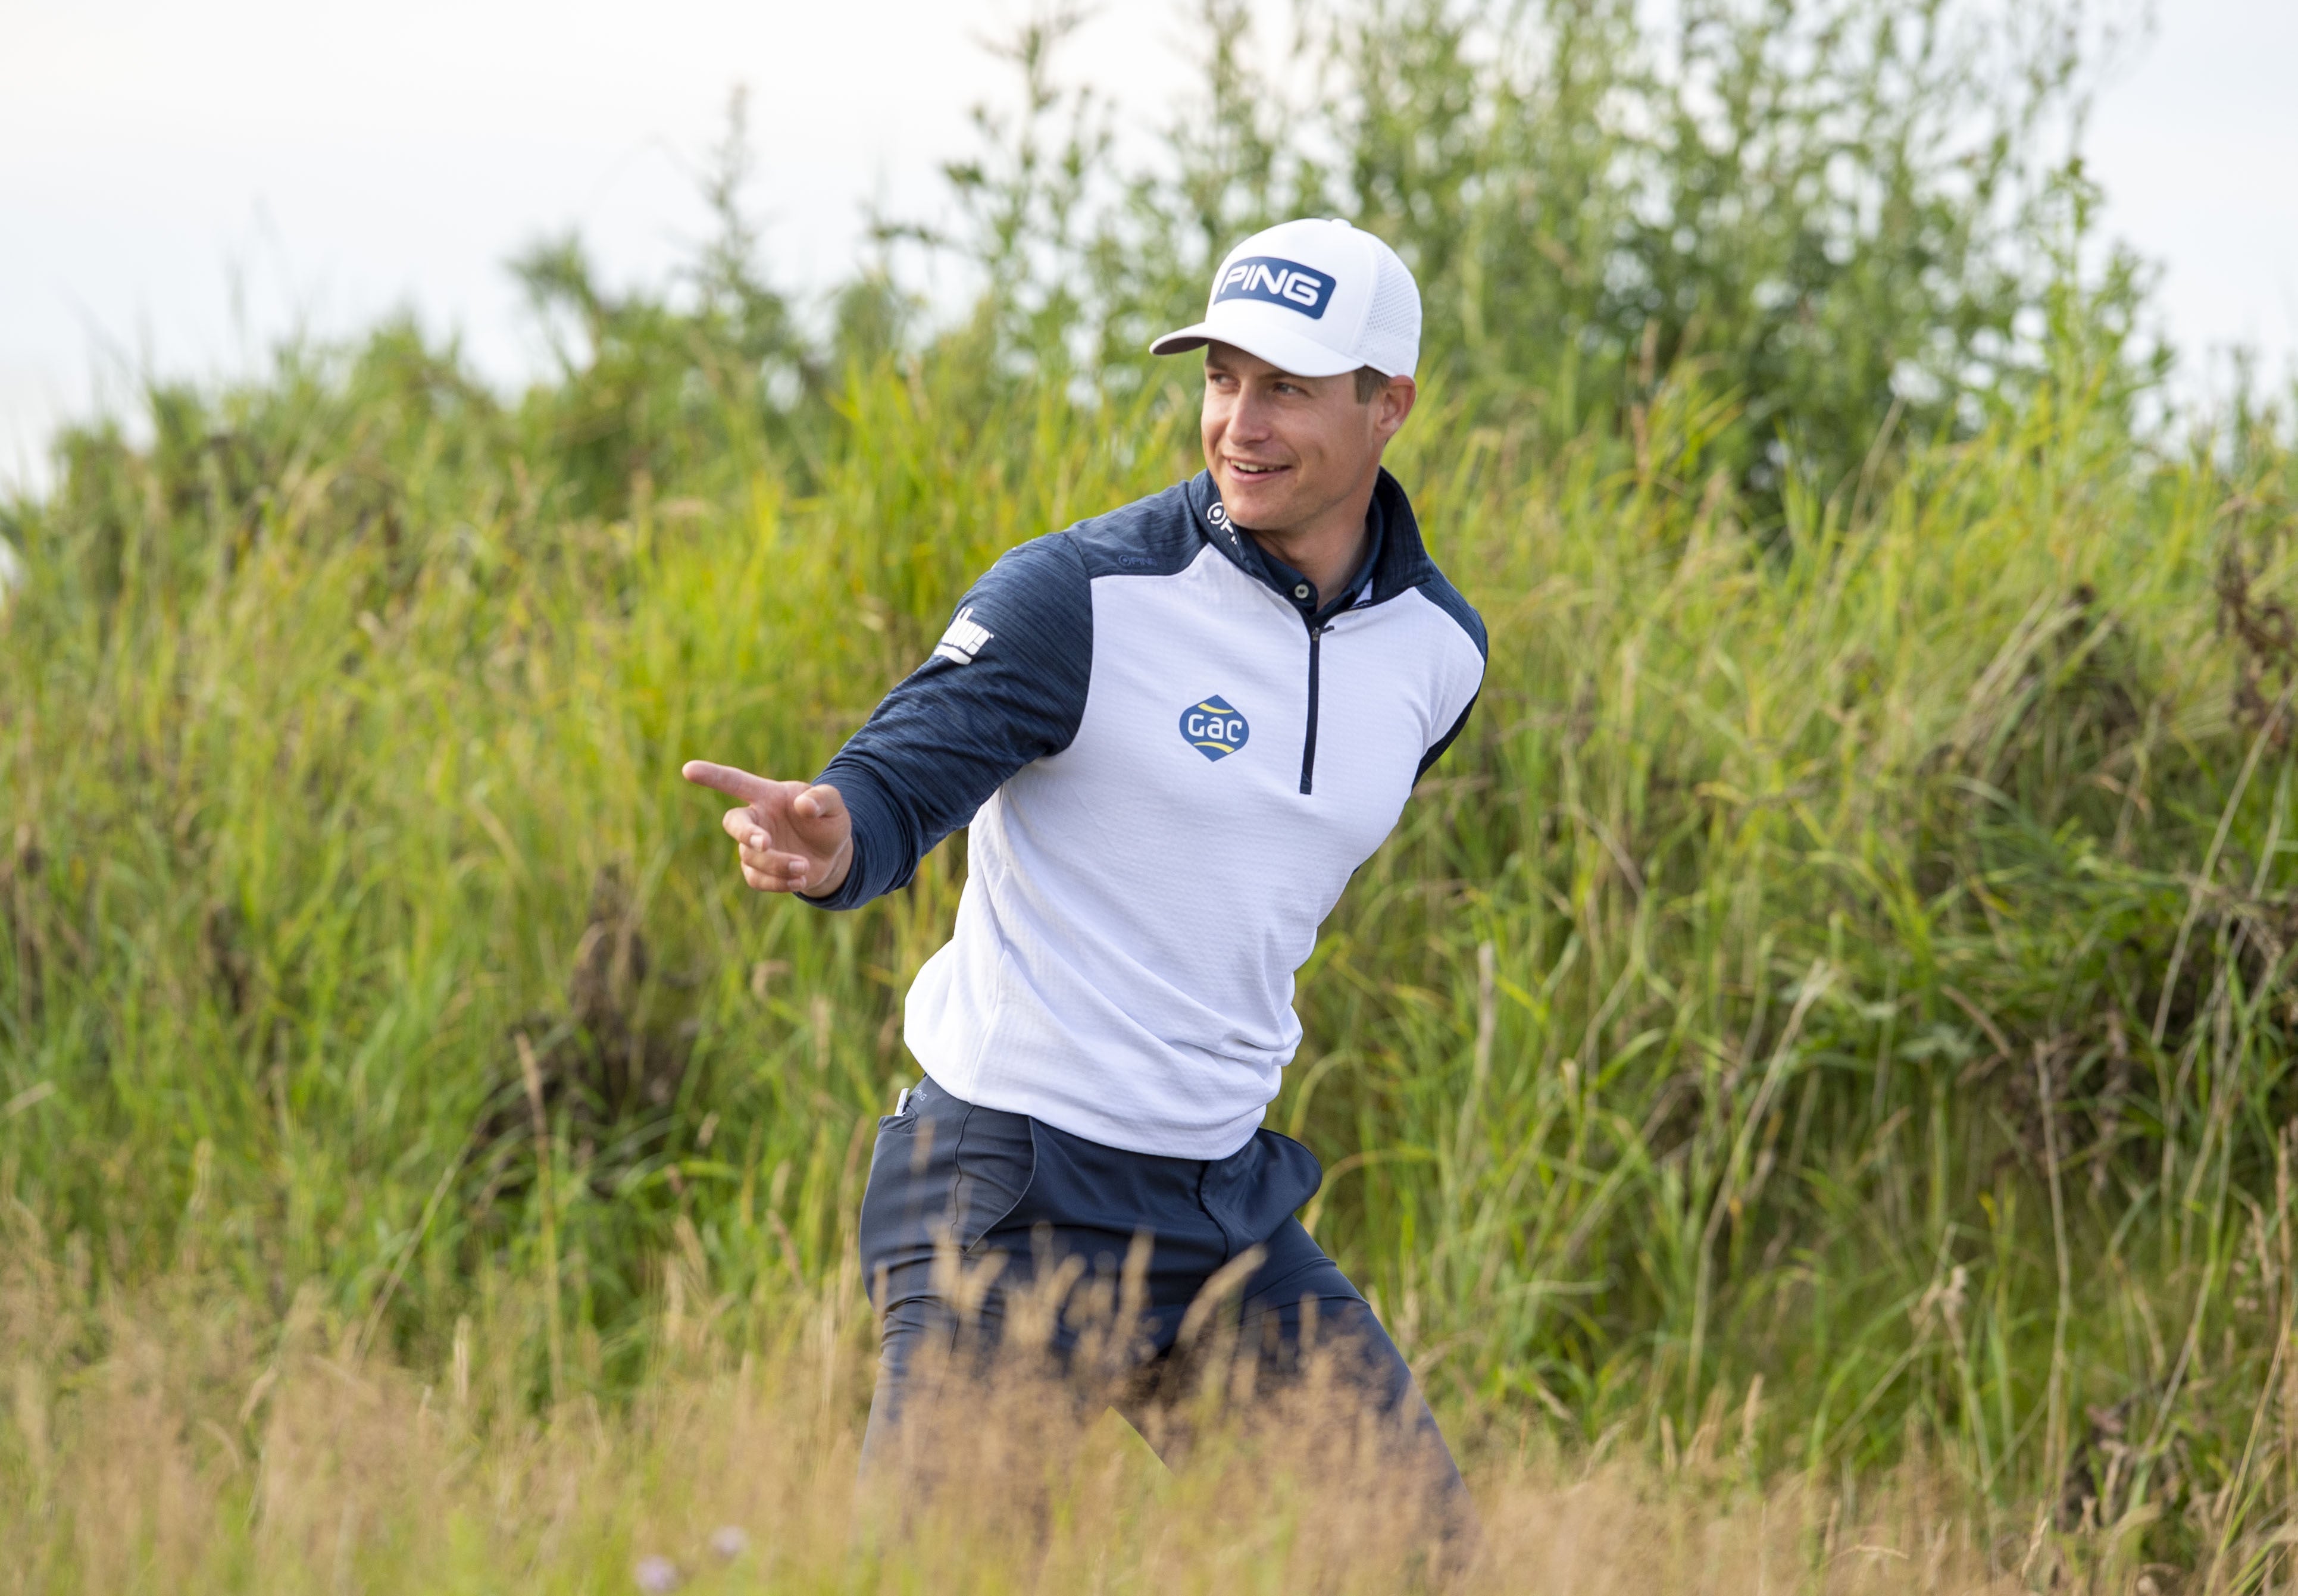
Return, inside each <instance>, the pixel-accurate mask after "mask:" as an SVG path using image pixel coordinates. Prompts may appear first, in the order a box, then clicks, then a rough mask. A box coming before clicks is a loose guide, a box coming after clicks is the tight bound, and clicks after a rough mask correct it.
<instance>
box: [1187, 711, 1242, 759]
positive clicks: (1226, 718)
mask: <svg viewBox="0 0 2298 1596" xmlns="http://www.w3.org/2000/svg"><path fill="white" fill-rule="evenodd" d="M1181 736H1182V738H1183V739H1184V740H1186V742H1187V743H1188V745H1189V746H1190V747H1191V748H1194V749H1196V750H1197V752H1199V753H1200V754H1203V756H1204V757H1206V758H1208V759H1215V760H1219V759H1226V758H1228V757H1229V756H1230V755H1231V754H1234V753H1236V751H1237V749H1239V748H1243V747H1244V740H1245V739H1246V738H1248V737H1250V736H1252V727H1250V726H1248V725H1246V724H1244V716H1243V715H1239V714H1238V713H1237V712H1236V710H1235V709H1233V708H1232V707H1230V706H1229V701H1228V699H1223V698H1211V699H1198V700H1197V701H1196V702H1195V703H1194V704H1192V705H1190V706H1189V707H1187V708H1186V709H1184V710H1182V711H1181Z"/></svg>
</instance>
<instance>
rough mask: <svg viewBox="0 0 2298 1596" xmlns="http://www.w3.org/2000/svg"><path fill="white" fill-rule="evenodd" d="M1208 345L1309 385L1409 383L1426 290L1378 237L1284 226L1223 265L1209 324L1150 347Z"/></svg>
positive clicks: (1170, 350) (1327, 224)
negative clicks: (1360, 376)
mask: <svg viewBox="0 0 2298 1596" xmlns="http://www.w3.org/2000/svg"><path fill="white" fill-rule="evenodd" d="M1206 343H1229V344H1234V345H1236V347H1237V348H1239V349H1242V350H1244V351H1246V352H1247V353H1249V354H1254V355H1258V356H1260V357H1261V359H1262V360H1267V361H1269V363H1270V364H1271V365H1273V366H1276V367H1277V368H1280V369H1282V370H1285V371H1292V372H1297V373H1299V374H1300V375H1302V376H1339V375H1340V374H1341V373H1343V372H1345V371H1352V370H1354V369H1356V368H1359V367H1360V366H1369V367H1371V368H1373V369H1374V370H1376V371H1379V372H1384V373H1385V374H1386V375H1388V376H1411V375H1412V374H1413V371H1414V368H1416V367H1417V366H1418V364H1419V360H1420V290H1419V288H1418V286H1417V285H1415V284H1414V282H1413V280H1412V273H1411V272H1410V271H1409V269H1407V268H1406V266H1405V264H1404V262H1403V261H1402V260H1399V259H1397V255H1396V252H1395V251H1394V250H1393V249H1391V248H1389V247H1388V245H1387V244H1385V243H1383V242H1382V241H1381V239H1380V238H1379V236H1376V235H1375V234H1372V233H1367V232H1363V231H1360V229H1358V228H1356V227H1351V226H1350V225H1349V224H1348V223H1347V222H1346V221H1343V220H1341V219H1338V218H1335V219H1330V220H1327V219H1319V218H1313V217H1302V218H1299V219H1295V220H1293V221H1285V222H1278V223H1277V225H1276V226H1275V227H1264V228H1262V229H1261V231H1260V232H1258V233H1255V234H1254V235H1253V236H1252V237H1250V238H1247V239H1245V240H1244V242H1243V243H1241V244H1237V245H1236V248H1234V249H1232V250H1230V251H1229V252H1228V254H1227V255H1226V256H1224V257H1223V258H1222V260H1221V263H1220V266H1219V269H1216V270H1215V272H1214V273H1213V282H1212V287H1211V291H1210V292H1209V293H1208V294H1207V295H1206V299H1205V314H1204V318H1203V320H1202V321H1199V322H1197V323H1196V324H1195V325H1194V326H1193V327H1180V328H1178V329H1176V330H1175V331H1173V332H1170V333H1167V334H1166V335H1164V336H1162V337H1161V338H1159V339H1157V340H1156V341H1155V342H1154V343H1151V344H1150V346H1149V347H1150V349H1151V350H1152V351H1153V352H1155V353H1157V354H1161V355H1162V354H1178V353H1179V352H1180V351H1183V350H1185V349H1197V348H1201V347H1203V345H1204V344H1206Z"/></svg>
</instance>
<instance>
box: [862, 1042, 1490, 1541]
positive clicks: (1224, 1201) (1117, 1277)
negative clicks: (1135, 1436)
mask: <svg viewBox="0 0 2298 1596" xmlns="http://www.w3.org/2000/svg"><path fill="white" fill-rule="evenodd" d="M1322 1179H1323V1170H1321V1169H1320V1168H1319V1167H1318V1163H1317V1161H1316V1158H1315V1157H1314V1155H1312V1154H1310V1151H1309V1150H1308V1149H1307V1148H1306V1147H1303V1146H1302V1145H1301V1144H1300V1143H1298V1142H1296V1141H1294V1140H1292V1139H1291V1138H1289V1137H1282V1136H1279V1135H1277V1133H1276V1132H1274V1131H1271V1130H1261V1131H1258V1132H1256V1133H1255V1134H1254V1136H1253V1137H1252V1140H1251V1141H1249V1142H1247V1143H1246V1144H1245V1145H1244V1146H1243V1147H1242V1148H1240V1149H1239V1150H1238V1151H1236V1153H1234V1154H1230V1155H1229V1156H1228V1157H1227V1158H1223V1159H1216V1160H1203V1159H1187V1158H1165V1157H1160V1156H1157V1155H1155V1154H1142V1153H1128V1152H1125V1151H1122V1150H1120V1149H1118V1148H1114V1147H1107V1146H1104V1145H1100V1144H1098V1143H1095V1142H1089V1141H1087V1140H1086V1139H1085V1138H1083V1137H1076V1136H1071V1135H1070V1134H1069V1133H1068V1132H1066V1131H1062V1130H1057V1129H1054V1127H1052V1126H1050V1125H1046V1124H1045V1123H1043V1122H1041V1121H1037V1120H1034V1119H1032V1118H1030V1117H1029V1116H1028V1115H1026V1114H1016V1113H1007V1112H1002V1111H999V1110H996V1109H990V1108H983V1107H980V1106H977V1105H975V1104H969V1103H965V1102H962V1101H960V1100H959V1099H957V1098H955V1097H953V1096H950V1095H949V1094H948V1093H947V1092H946V1091H944V1090H943V1089H942V1088H941V1087H939V1086H938V1084H936V1083H935V1082H934V1081H933V1080H932V1079H930V1078H929V1079H926V1080H924V1081H923V1082H922V1083H921V1084H920V1085H919V1086H918V1087H915V1088H914V1089H913V1090H912V1091H911V1092H910V1094H909V1096H908V1098H907V1101H906V1104H905V1106H904V1108H903V1110H902V1112H899V1113H897V1114H892V1115H889V1116H888V1117H887V1118H885V1119H883V1120H880V1121H879V1124H878V1140H877V1145H876V1147H875V1149H874V1150H873V1151H872V1154H871V1159H870V1183H869V1187H868V1188H867V1190H866V1191H865V1193H864V1195H863V1199H862V1213H861V1238H860V1240H861V1253H862V1271H863V1278H864V1279H865V1280H866V1281H868V1283H869V1287H870V1297H871V1304H872V1307H874V1308H875V1309H876V1310H877V1311H878V1313H879V1315H880V1322H881V1324H882V1326H883V1329H882V1332H881V1339H880V1352H879V1362H878V1383H877V1390H876V1393H875V1394H874V1396H873V1398H872V1402H871V1404H870V1427H869V1431H868V1434H867V1435H866V1436H865V1437H864V1442H863V1468H864V1472H865V1473H867V1472H868V1471H869V1470H870V1469H871V1468H872V1467H873V1465H874V1464H875V1463H876V1462H877V1461H879V1460H882V1459H883V1458H884V1457H885V1456H886V1455H887V1454H888V1452H889V1449H890V1447H891V1441H892V1435H893V1432H894V1430H895V1428H896V1426H898V1425H899V1423H900V1422H901V1417H902V1410H903V1407H904V1404H905V1402H907V1401H909V1400H911V1399H912V1398H913V1396H914V1395H915V1394H916V1393H915V1392H914V1391H913V1385H915V1384H916V1383H917V1381H918V1379H919V1378H920V1377H921V1375H922V1369H923V1368H925V1367H927V1366H930V1367H932V1368H933V1369H936V1370H937V1371H946V1370H947V1369H950V1368H951V1367H953V1366H958V1367H962V1366H963V1364H962V1360H963V1358H965V1357H967V1356H976V1357H978V1356H982V1355H985V1354H987V1353H988V1352H991V1351H993V1350H994V1349H996V1346H997V1345H998V1344H999V1342H1000V1340H1001V1338H1002V1337H1003V1336H1004V1335H1005V1333H1006V1331H1007V1329H1008V1327H1009V1320H1010V1319H1012V1317H1013V1310H1014V1308H1015V1307H1016V1305H1017V1303H1019V1302H1021V1301H1023V1300H1025V1295H1026V1294H1029V1293H1030V1292H1032V1291H1036V1292H1037V1293H1038V1294H1039V1297H1040V1302H1039V1307H1040V1309H1041V1311H1042V1308H1043V1302H1042V1298H1043V1296H1044V1294H1045V1289H1046V1286H1048V1283H1049V1282H1050V1284H1051V1286H1052V1288H1053V1289H1054V1290H1055V1291H1058V1292H1061V1293H1062V1294H1063V1298H1064V1302H1065V1306H1064V1308H1063V1311H1060V1312H1059V1313H1058V1314H1057V1315H1056V1316H1055V1317H1054V1319H1053V1320H1052V1323H1051V1326H1050V1345H1049V1347H1048V1348H1047V1349H1046V1350H1047V1351H1048V1352H1050V1353H1051V1354H1052V1355H1053V1357H1054V1360H1056V1363H1057V1365H1058V1366H1060V1367H1062V1368H1067V1366H1068V1360H1070V1359H1071V1358H1072V1357H1073V1356H1074V1354H1075V1353H1076V1352H1077V1351H1078V1348H1079V1345H1080V1344H1081V1343H1082V1344H1087V1345H1093V1346H1095V1347H1097V1348H1098V1350H1099V1352H1100V1353H1101V1355H1102V1356H1103V1357H1104V1358H1107V1357H1108V1356H1109V1355H1110V1354H1111V1352H1112V1349H1114V1350H1115V1351H1116V1352H1117V1353H1118V1354H1119V1356H1120V1358H1121V1360H1123V1361H1124V1362H1125V1363H1126V1364H1127V1365H1128V1367H1125V1368H1122V1369H1117V1370H1115V1371H1113V1372H1114V1373H1115V1375H1116V1377H1115V1378H1113V1379H1112V1380H1110V1381H1109V1382H1108V1383H1107V1384H1106V1385H1100V1386H1096V1387H1094V1389H1095V1390H1097V1391H1100V1392H1102V1393H1105V1394H1106V1396H1107V1399H1108V1400H1109V1401H1110V1402H1111V1404H1112V1405H1113V1406H1115V1407H1116V1408H1117V1409H1118V1410H1119V1411H1120V1413H1122V1414H1123V1415H1124V1417H1125V1418H1127V1419H1128V1421H1129V1422H1130V1423H1132V1424H1133V1426H1134V1427H1135V1428H1137V1429H1138V1430H1140V1431H1141V1433H1142V1435H1144V1436H1145V1438H1146V1439H1147V1440H1148V1441H1149V1442H1150V1443H1151V1444H1152V1445H1153V1446H1155V1447H1157V1448H1158V1449H1159V1451H1160V1452H1161V1454H1166V1455H1167V1460H1168V1461H1169V1462H1170V1461H1172V1458H1171V1457H1170V1451H1171V1449H1172V1447H1173V1446H1174V1445H1175V1444H1176V1441H1177V1436H1178V1432H1177V1431H1176V1429H1175V1428H1174V1427H1173V1426H1170V1425H1169V1424H1167V1423H1164V1422H1162V1421H1161V1419H1162V1414H1161V1411H1160V1410H1161V1407H1163V1405H1164V1404H1169V1403H1170V1402H1171V1401H1172V1399H1173V1397H1174V1396H1175V1394H1176V1393H1175V1391H1174V1390H1173V1389H1172V1387H1173V1385H1175V1384H1176V1383H1177V1382H1176V1381H1175V1380H1173V1379H1169V1378H1168V1376H1176V1375H1178V1374H1179V1372H1180V1369H1181V1366H1182V1365H1183V1363H1184V1362H1185V1360H1183V1359H1182V1358H1181V1357H1180V1356H1179V1354H1181V1353H1183V1352H1187V1351H1189V1350H1190V1348H1189V1347H1187V1346H1185V1345H1184V1343H1185V1342H1186V1341H1190V1340H1191V1339H1192V1338H1195V1339H1196V1340H1197V1342H1198V1343H1199V1344H1202V1341H1203V1330H1204V1328H1205V1327H1207V1325H1208V1324H1209V1322H1210V1320H1211V1319H1214V1318H1219V1319H1222V1320H1223V1321H1224V1322H1223V1326H1222V1328H1223V1329H1224V1331H1225V1332H1226V1333H1227V1335H1228V1336H1230V1337H1233V1338H1232V1339H1229V1340H1228V1341H1227V1343H1226V1344H1228V1345H1229V1346H1230V1347H1231V1348H1233V1349H1234V1355H1235V1356H1236V1357H1238V1358H1247V1357H1249V1358H1251V1359H1252V1360H1255V1364H1256V1367H1255V1369H1254V1370H1253V1373H1254V1375H1255V1378H1254V1380H1253V1381H1252V1389H1253V1390H1254V1391H1256V1392H1261V1393H1266V1392H1271V1391H1274V1390H1278V1389H1282V1388H1283V1387H1284V1386H1285V1385H1286V1384H1287V1383H1288V1382H1290V1381H1291V1380H1293V1379H1294V1378H1296V1377H1300V1376H1301V1375H1302V1373H1303V1371H1304V1369H1305V1368H1306V1366H1307V1364H1308V1361H1309V1360H1308V1359H1307V1358H1306V1357H1304V1352H1316V1353H1320V1354H1322V1355H1323V1356H1325V1357H1326V1358H1327V1359H1329V1360H1330V1367H1331V1369H1333V1370H1334V1371H1335V1384H1334V1385H1333V1389H1334V1390H1335V1391H1336V1392H1339V1393H1344V1400H1347V1401H1350V1402H1355V1403H1358V1404H1360V1409H1359V1411H1360V1412H1363V1411H1366V1410H1369V1411H1370V1412H1371V1413H1372V1414H1373V1416H1375V1417H1376V1418H1378V1419H1380V1420H1381V1421H1382V1426H1383V1432H1382V1433H1385V1434H1386V1435H1388V1436H1389V1437H1391V1440H1392V1443H1393V1451H1392V1453H1391V1455H1393V1458H1394V1460H1395V1463H1396V1467H1397V1468H1400V1469H1402V1470H1407V1471H1409V1473H1410V1474H1411V1475H1413V1476H1415V1480H1414V1483H1415V1484H1418V1487H1419V1489H1420V1491H1421V1492H1422V1493H1424V1498H1425V1500H1426V1502H1427V1505H1428V1507H1429V1509H1431V1510H1432V1511H1433V1512H1434V1513H1435V1514H1436V1515H1438V1516H1439V1517H1441V1519H1442V1520H1443V1521H1445V1522H1446V1523H1447V1524H1448V1525H1451V1526H1459V1525H1460V1524H1464V1523H1465V1522H1466V1517H1467V1493H1466V1492H1465V1490H1464V1489H1463V1488H1462V1486H1461V1483H1460V1475H1459V1469H1458V1468H1456V1467H1455V1466H1454V1464H1453V1461H1452V1458H1451V1452H1450V1451H1448V1450H1447V1449H1446V1447H1445V1445H1444V1441H1443V1437H1442V1435H1441V1434H1439V1433H1438V1431H1437V1428H1436V1422H1435V1419H1434V1417H1433V1416H1432V1415H1431V1414H1430V1413H1429V1411H1428V1407H1427V1404H1426V1402H1424V1401H1423V1400H1422V1399H1421V1396H1420V1393H1419V1392H1418V1389H1417V1387H1416V1386H1415V1385H1414V1383H1413V1379H1412V1372H1411V1370H1410V1369H1409V1367H1408V1366H1407V1365H1406V1363H1405V1361H1404V1359H1403V1358H1402V1356H1401V1354H1399V1353H1398V1352H1397V1350H1396V1347H1395V1344H1393V1342H1391V1341H1390V1340H1389V1338H1388V1335H1387V1332H1386V1331H1385V1330H1383V1329H1382V1328H1381V1326H1380V1321H1379V1320H1378V1319H1376V1318H1375V1317H1374V1315H1373V1312H1372V1310H1371V1309H1370V1308H1369V1307H1368V1306H1367V1305H1366V1303H1365V1301H1364V1298H1363V1297H1362V1296H1361V1295H1360V1294H1359V1293H1358V1291H1357V1289H1356V1287H1355V1286H1352V1285H1351V1284H1350V1283H1349V1281H1348V1278H1347V1277H1346V1276H1344V1275H1343V1274H1342V1273H1341V1270H1340V1269H1339V1267H1338V1266H1337V1265H1335V1263H1334V1262H1333V1261H1332V1260H1331V1259H1329V1258H1327V1257H1326V1256H1325V1254H1324V1253H1323V1251H1322V1250H1321V1249H1320V1248H1318V1245H1317V1244H1316V1243H1315V1241H1313V1240H1312V1239H1310V1236H1309V1233H1308V1232H1307V1231H1306V1230H1304V1229H1303V1228H1302V1226H1301V1222H1300V1221H1299V1220H1296V1219H1294V1217H1293V1214H1294V1210H1295V1209H1297V1208H1299V1207H1300V1205H1301V1204H1302V1203H1305V1202H1307V1201H1308V1200H1309V1198H1310V1196H1311V1195H1314V1194H1315V1192H1316V1190H1317V1187H1318V1184H1319V1183H1320V1182H1321V1180H1322ZM1137 1245H1138V1246H1140V1247H1141V1248H1142V1249H1143V1251H1145V1253H1146V1256H1145V1257H1143V1256H1141V1255H1140V1254H1139V1253H1136V1251H1135V1249H1136V1248H1137ZM1256 1248H1257V1249H1259V1254H1258V1261H1255V1262H1251V1263H1249V1264H1243V1265H1239V1266H1238V1267H1236V1268H1233V1269H1231V1271H1230V1275H1229V1277H1228V1279H1229V1282H1230V1283H1232V1284H1233V1285H1234V1286H1235V1287H1236V1289H1235V1291H1234V1293H1233V1294H1231V1293H1222V1294H1221V1295H1222V1297H1223V1298H1224V1299H1225V1301H1224V1303H1223V1304H1222V1305H1221V1306H1220V1307H1219V1311H1217V1312H1209V1311H1211V1310H1214V1308H1215V1305H1214V1304H1213V1303H1212V1302H1206V1303H1204V1304H1202V1305H1200V1306H1198V1307H1197V1310H1196V1313H1195V1314H1194V1316H1192V1314H1191V1307H1192V1305H1193V1304H1197V1303H1198V1302H1199V1298H1200V1295H1201V1294H1203V1292H1204V1288H1205V1286H1206V1282H1207V1281H1208V1280H1210V1279H1211V1278H1212V1277H1213V1276H1214V1275H1215V1274H1216V1273H1217V1272H1218V1271H1219V1270H1221V1269H1223V1268H1224V1266H1228V1265H1231V1264H1233V1263H1234V1262H1236V1261H1237V1260H1240V1259H1243V1258H1245V1257H1246V1256H1247V1255H1248V1254H1250V1253H1252V1250H1253V1249H1256ZM953 1251H954V1253H955V1255H956V1259H957V1261H959V1262H960V1263H961V1264H962V1268H963V1269H964V1270H969V1271H987V1281H988V1285H987V1289H986V1290H983V1289H980V1286H979V1282H980V1281H981V1280H982V1279H983V1278H984V1276H983V1275H982V1274H980V1273H977V1274H975V1276H974V1279H975V1281H976V1282H977V1285H976V1287H975V1289H974V1290H972V1291H963V1290H960V1291H956V1292H953V1291H952V1289H951V1286H952V1262H953V1259H952V1253H953ZM1128 1260H1129V1261H1130V1266H1131V1268H1130V1274H1131V1279H1132V1284H1133V1292H1132V1296H1131V1300H1130V1301H1129V1302H1125V1303H1124V1307H1125V1308H1126V1309H1127V1310H1128V1311H1129V1313H1128V1318H1129V1320H1130V1322H1129V1323H1128V1324H1127V1325H1126V1326H1125V1327H1124V1334H1123V1335H1122V1336H1120V1338H1119V1339H1118V1341H1116V1342H1112V1340H1110V1339H1109V1338H1108V1337H1107V1336H1106V1335H1103V1336H1101V1339H1099V1340H1095V1335H1096V1333H1097V1332H1105V1331H1106V1329H1107V1328H1108V1325H1109V1313H1108V1310H1109V1309H1110V1308H1111V1307H1112V1305H1113V1304H1116V1303H1117V1302H1119V1298H1120V1282H1121V1281H1122V1280H1123V1278H1125V1277H1126V1276H1127V1274H1128ZM1240 1275H1241V1276H1242V1278H1238V1277H1239V1276H1240ZM954 1299H957V1300H954ZM976 1299H978V1301H977V1300H976ZM961 1301H962V1302H963V1305H961ZM1037 1324H1038V1327H1039V1328H1040V1330H1041V1331H1042V1330H1043V1329H1045V1328H1046V1325H1045V1321H1044V1319H1043V1318H1042V1317H1041V1318H1040V1319H1038V1320H1037ZM1304 1344H1312V1345H1304ZM1072 1372H1074V1371H1072ZM1164 1411H1167V1412H1169V1411H1170V1408H1164ZM1336 1417H1352V1416H1336Z"/></svg>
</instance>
